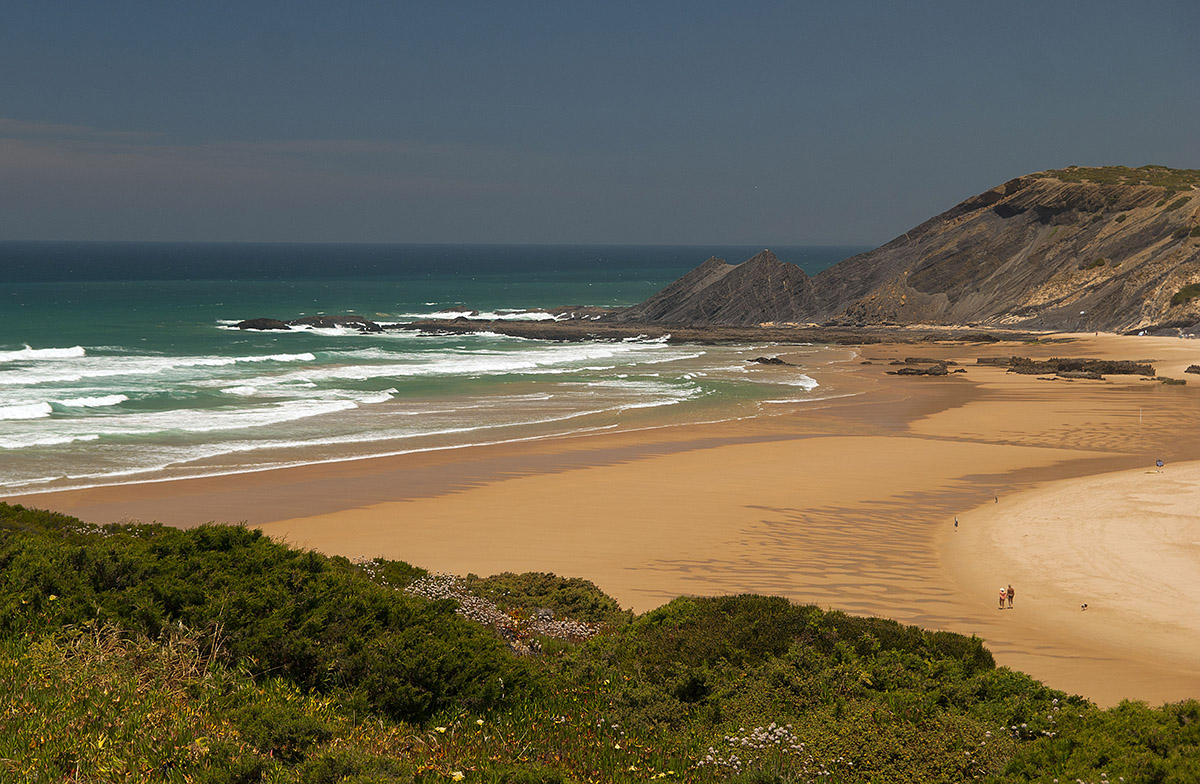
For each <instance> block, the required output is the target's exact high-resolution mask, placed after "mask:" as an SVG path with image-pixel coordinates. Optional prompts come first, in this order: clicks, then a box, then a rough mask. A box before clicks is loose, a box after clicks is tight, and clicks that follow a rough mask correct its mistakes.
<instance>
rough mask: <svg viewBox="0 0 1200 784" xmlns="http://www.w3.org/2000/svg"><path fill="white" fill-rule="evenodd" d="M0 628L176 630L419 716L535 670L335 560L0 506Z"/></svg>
mask: <svg viewBox="0 0 1200 784" xmlns="http://www.w3.org/2000/svg"><path fill="white" fill-rule="evenodd" d="M0 527H3V528H4V529H7V531H6V535H5V536H4V539H3V542H2V543H0V632H2V633H4V634H5V635H9V636H11V635H14V634H21V633H33V634H38V633H42V632H45V631H52V630H55V629H58V628H61V627H63V626H67V625H78V624H82V623H86V622H100V623H111V624H115V625H117V626H120V627H121V628H124V629H127V630H130V631H134V632H137V633H140V634H144V635H147V636H149V637H157V636H159V635H160V634H162V633H163V632H164V631H165V630H167V629H170V628H171V627H175V626H180V625H182V626H184V627H187V628H189V629H197V630H200V631H201V633H202V634H203V639H204V640H205V644H207V645H208V646H209V648H210V649H211V650H214V651H218V652H220V654H221V655H222V656H225V657H226V660H227V661H228V662H230V663H232V662H243V663H246V664H247V666H248V667H249V668H250V670H251V671H252V672H255V673H264V674H265V673H270V674H271V675H280V676H286V677H288V678H290V679H291V680H293V681H294V682H295V683H297V684H298V685H300V686H301V687H303V688H306V689H315V690H317V691H320V692H324V693H334V692H336V693H338V694H340V695H341V696H342V698H343V699H346V700H348V701H350V702H351V703H352V704H355V705H357V706H359V707H360V708H361V709H363V710H373V711H376V712H380V713H383V714H386V715H388V716H391V717H393V718H396V719H404V720H407V721H414V722H421V721H425V720H427V719H428V718H429V717H430V716H431V715H433V714H434V713H436V712H437V711H439V710H443V709H445V708H447V707H450V706H452V705H454V706H460V707H463V708H468V709H473V710H486V709H489V708H492V707H495V706H497V705H502V704H505V703H506V701H509V700H512V699H518V698H520V697H522V696H525V695H526V694H527V693H528V691H529V690H530V689H531V688H532V687H533V686H534V681H535V677H534V673H533V671H532V670H531V668H530V667H529V666H528V665H527V664H526V663H525V662H522V661H519V660H517V659H514V658H513V657H511V656H508V655H507V654H506V652H505V649H504V646H503V644H502V643H501V642H500V641H499V639H498V638H496V637H495V636H494V635H492V634H490V633H489V632H488V631H487V630H485V629H482V628H480V627H479V626H477V625H474V624H470V623H469V622H467V621H465V620H463V619H460V618H458V617H456V616H455V614H454V607H453V604H452V603H450V602H428V601H424V600H421V599H417V598H415V597H411V596H407V595H405V594H403V593H401V592H399V591H396V590H394V589H392V588H390V587H386V586H382V585H379V584H377V583H376V582H374V581H372V580H371V579H369V578H368V576H366V575H364V574H363V573H362V572H361V571H360V570H358V569H356V568H355V567H354V566H353V565H352V564H350V563H349V562H348V561H346V560H345V559H344V558H327V557H325V556H322V555H318V554H317V553H313V552H303V551H299V550H293V549H291V548H289V547H287V546H285V545H282V544H277V543H274V542H271V541H270V540H269V539H267V538H266V537H264V536H262V534H261V533H259V532H258V531H251V530H247V529H245V528H240V527H234V526H203V527H200V528H194V529H191V530H186V531H183V530H177V529H174V528H166V527H163V526H157V525H155V526H142V525H139V526H118V527H108V528H98V527H90V526H84V525H82V524H80V523H79V522H78V521H73V522H72V520H71V518H59V517H54V516H47V515H46V514H45V513H30V512H28V511H27V510H24V509H21V508H20V507H10V506H7V505H0Z"/></svg>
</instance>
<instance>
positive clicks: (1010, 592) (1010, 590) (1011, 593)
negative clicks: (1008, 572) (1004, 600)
mask: <svg viewBox="0 0 1200 784" xmlns="http://www.w3.org/2000/svg"><path fill="white" fill-rule="evenodd" d="M1005 595H1006V596H1008V609H1010V610H1011V609H1012V600H1013V597H1014V596H1016V595H1017V592H1016V591H1014V590H1013V587H1012V583H1009V584H1008V590H1007V591H1005Z"/></svg>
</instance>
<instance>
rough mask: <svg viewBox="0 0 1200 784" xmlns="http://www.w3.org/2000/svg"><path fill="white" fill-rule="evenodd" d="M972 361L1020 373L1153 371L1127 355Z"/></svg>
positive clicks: (1142, 373)
mask: <svg viewBox="0 0 1200 784" xmlns="http://www.w3.org/2000/svg"><path fill="white" fill-rule="evenodd" d="M975 362H976V364H978V365H992V366H994V367H1008V372H1009V373H1020V374H1022V375H1027V376H1039V375H1042V374H1043V373H1054V374H1058V375H1060V376H1063V377H1066V378H1099V377H1102V376H1106V375H1107V376H1153V375H1154V365H1152V364H1150V363H1149V362H1134V361H1132V360H1128V359H1086V358H1077V357H1069V358H1058V357H1056V358H1053V359H1030V358H1029V357H980V358H979V359H977V360H976V361H975ZM1068 374H1074V375H1068ZM1089 374H1090V375H1089Z"/></svg>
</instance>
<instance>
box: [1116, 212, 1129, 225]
mask: <svg viewBox="0 0 1200 784" xmlns="http://www.w3.org/2000/svg"><path fill="white" fill-rule="evenodd" d="M1128 217H1129V215H1127V214H1126V213H1124V212H1122V213H1121V214H1120V215H1118V216H1117V217H1116V222H1117V223H1124V222H1125V220H1126V219H1127V218H1128Z"/></svg>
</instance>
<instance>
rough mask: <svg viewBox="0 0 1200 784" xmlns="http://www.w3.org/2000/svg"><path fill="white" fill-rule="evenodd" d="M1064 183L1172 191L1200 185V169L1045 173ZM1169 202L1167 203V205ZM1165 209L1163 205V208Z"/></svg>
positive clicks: (1098, 169)
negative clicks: (1126, 186)
mask: <svg viewBox="0 0 1200 784" xmlns="http://www.w3.org/2000/svg"><path fill="white" fill-rule="evenodd" d="M1045 174H1046V175H1048V176H1052V177H1055V178H1057V179H1059V180H1062V181H1063V182H1094V183H1098V184H1102V185H1154V186H1158V187H1160V188H1167V189H1168V190H1171V191H1172V192H1177V191H1181V190H1184V189H1190V188H1191V187H1192V186H1194V185H1200V169H1169V168H1167V167H1166V166H1139V167H1138V168H1136V169H1131V168H1129V167H1127V166H1068V167H1067V168H1065V169H1055V170H1052V171H1048V172H1045ZM1165 203H1166V202H1163V204H1165ZM1159 206H1162V205H1159Z"/></svg>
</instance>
